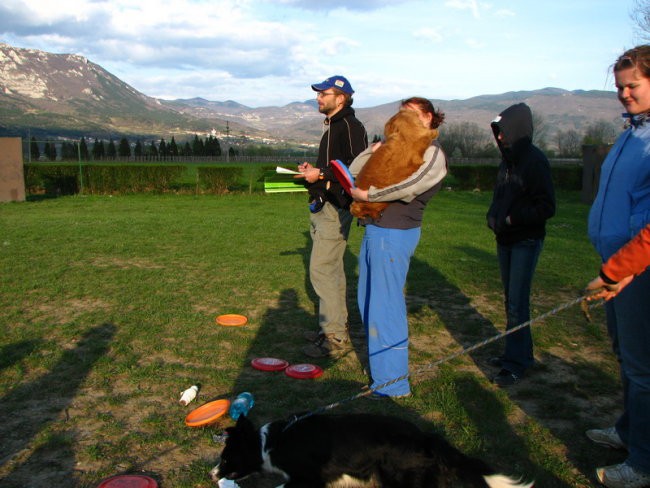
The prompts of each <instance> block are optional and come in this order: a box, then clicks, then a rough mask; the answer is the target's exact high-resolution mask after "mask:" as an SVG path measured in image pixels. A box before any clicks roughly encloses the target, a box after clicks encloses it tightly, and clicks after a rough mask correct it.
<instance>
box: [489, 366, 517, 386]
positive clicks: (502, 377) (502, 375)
mask: <svg viewBox="0 0 650 488" xmlns="http://www.w3.org/2000/svg"><path fill="white" fill-rule="evenodd" d="M520 379H521V377H520V376H518V375H516V374H515V373H513V372H512V371H508V370H507V369H502V370H501V371H499V374H497V375H496V376H495V377H494V378H492V383H494V384H495V385H498V386H512V385H514V384H515V383H517V382H518V381H519V380H520Z"/></svg>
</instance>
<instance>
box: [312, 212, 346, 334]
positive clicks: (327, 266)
mask: <svg viewBox="0 0 650 488" xmlns="http://www.w3.org/2000/svg"><path fill="white" fill-rule="evenodd" d="M310 222H311V228H310V233H311V239H312V248H311V258H310V260H309V278H310V280H311V285H312V287H313V288H314V291H315V292H316V294H317V295H318V298H319V306H318V323H319V325H320V327H321V330H322V331H323V333H325V334H334V335H336V337H338V338H344V337H347V334H348V332H347V322H348V307H347V300H346V279H345V270H344V266H343V255H344V254H345V250H346V247H347V239H348V235H349V233H350V224H351V223H352V215H351V214H350V212H349V211H348V210H343V209H338V208H336V207H334V206H333V205H332V204H330V203H329V202H327V203H325V205H324V206H323V208H322V209H321V211H320V212H317V213H314V214H310Z"/></svg>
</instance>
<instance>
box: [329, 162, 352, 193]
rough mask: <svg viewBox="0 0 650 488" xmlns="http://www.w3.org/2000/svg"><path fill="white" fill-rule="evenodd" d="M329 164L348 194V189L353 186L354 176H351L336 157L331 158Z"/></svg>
mask: <svg viewBox="0 0 650 488" xmlns="http://www.w3.org/2000/svg"><path fill="white" fill-rule="evenodd" d="M330 166H331V167H332V171H333V172H334V176H336V179H337V180H339V183H340V184H341V186H342V187H343V189H344V190H345V191H346V192H347V193H348V194H350V189H352V188H354V176H352V173H350V170H349V169H348V167H347V166H346V165H345V164H343V163H342V162H341V161H339V160H338V159H332V160H331V161H330Z"/></svg>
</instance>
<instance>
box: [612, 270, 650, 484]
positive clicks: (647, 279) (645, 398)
mask: <svg viewBox="0 0 650 488" xmlns="http://www.w3.org/2000/svg"><path fill="white" fill-rule="evenodd" d="M649 298H650V271H645V272H643V273H642V274H640V275H639V276H637V277H636V278H634V280H633V281H632V283H630V284H629V285H627V287H626V288H625V289H624V290H623V291H622V292H621V293H619V294H618V295H616V297H614V298H613V299H612V300H610V301H609V302H607V311H608V314H607V326H608V329H609V332H610V334H613V336H612V339H613V348H614V352H615V353H616V355H617V356H618V359H619V361H620V362H621V379H622V383H623V414H622V415H621V417H620V418H619V419H618V421H617V422H616V430H617V431H618V434H619V435H620V436H621V439H622V440H623V442H624V443H625V444H626V445H627V448H628V453H629V455H628V458H627V462H628V464H630V465H631V466H632V467H634V468H636V469H639V470H641V471H643V472H644V473H650V300H649Z"/></svg>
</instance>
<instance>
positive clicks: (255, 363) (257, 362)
mask: <svg viewBox="0 0 650 488" xmlns="http://www.w3.org/2000/svg"><path fill="white" fill-rule="evenodd" d="M251 366H252V367H253V368H255V369H259V370H260V371H282V370H283V369H285V368H286V367H287V366H289V363H288V362H286V361H285V360H284V359H278V358H255V359H253V360H252V361H251Z"/></svg>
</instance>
